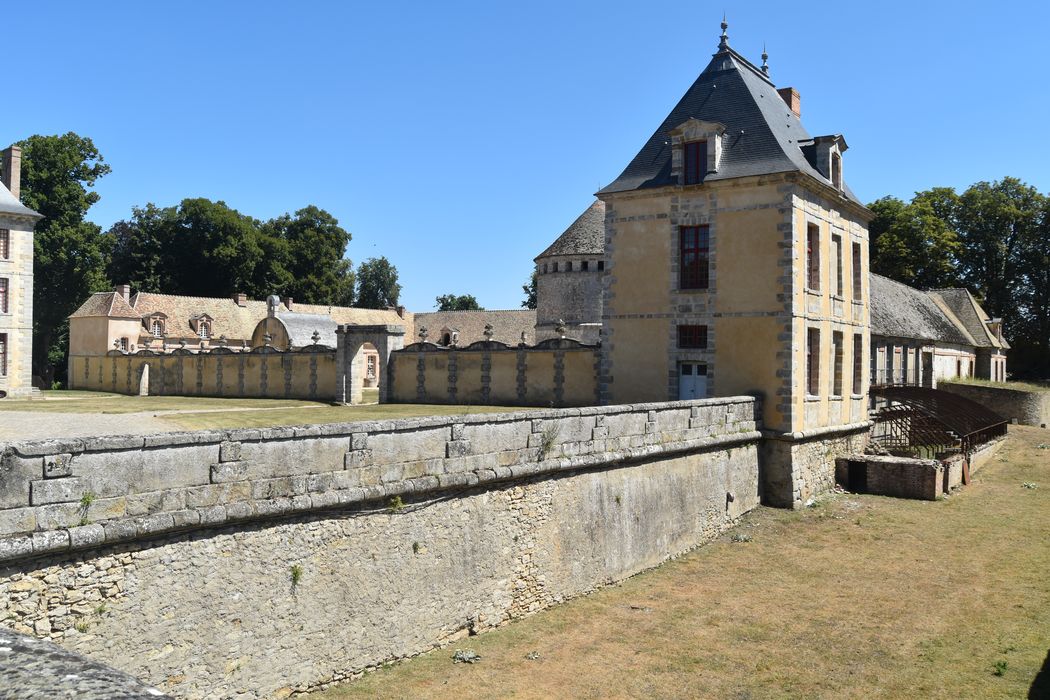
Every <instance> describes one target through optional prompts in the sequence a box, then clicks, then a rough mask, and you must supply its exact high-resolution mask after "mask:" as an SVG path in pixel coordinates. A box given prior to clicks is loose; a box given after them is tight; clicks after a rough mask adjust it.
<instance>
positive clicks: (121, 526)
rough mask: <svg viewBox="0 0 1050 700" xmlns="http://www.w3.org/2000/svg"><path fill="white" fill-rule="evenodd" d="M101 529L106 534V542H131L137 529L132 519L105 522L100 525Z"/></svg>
mask: <svg viewBox="0 0 1050 700" xmlns="http://www.w3.org/2000/svg"><path fill="white" fill-rule="evenodd" d="M102 529H103V530H105V532H106V542H122V541H124V540H133V539H135V537H136V536H137V532H138V530H137V528H136V527H135V521H134V519H132V518H124V519H122V520H107V521H106V522H104V523H102Z"/></svg>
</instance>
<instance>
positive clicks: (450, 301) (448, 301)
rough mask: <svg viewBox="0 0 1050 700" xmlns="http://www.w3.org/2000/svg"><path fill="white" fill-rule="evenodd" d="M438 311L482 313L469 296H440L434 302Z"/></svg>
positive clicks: (474, 300) (476, 302)
mask: <svg viewBox="0 0 1050 700" xmlns="http://www.w3.org/2000/svg"><path fill="white" fill-rule="evenodd" d="M434 301H435V302H436V304H435V306H436V307H437V310H438V311H483V310H484V309H482V308H481V305H480V304H478V300H477V299H475V298H474V296H473V295H471V294H460V295H458V296H457V295H455V294H442V295H441V296H439V297H437V298H436V299H435V300H434Z"/></svg>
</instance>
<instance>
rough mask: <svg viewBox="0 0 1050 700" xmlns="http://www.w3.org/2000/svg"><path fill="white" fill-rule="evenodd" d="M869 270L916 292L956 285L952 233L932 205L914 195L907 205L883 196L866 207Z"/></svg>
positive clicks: (957, 245)
mask: <svg viewBox="0 0 1050 700" xmlns="http://www.w3.org/2000/svg"><path fill="white" fill-rule="evenodd" d="M869 208H870V209H871V210H872V212H874V214H875V217H874V218H873V219H872V221H871V223H870V224H869V229H868V230H869V235H870V237H871V241H872V243H871V270H872V272H877V273H878V274H880V275H885V276H886V277H890V278H892V279H895V280H898V281H900V282H904V283H905V284H910V285H912V286H914V287H918V288H920V289H931V288H938V287H950V286H953V285H955V284H956V283H957V274H956V259H957V257H958V255H959V253H960V248H961V246H960V243H959V238H958V235H957V234H956V232H955V231H954V230H953V229H952V228H951V227H950V226H949V224H948V223H947V222H946V221H944V220H943V219H942V218H940V217H939V216H938V215H937V212H936V209H935V207H934V204H933V203H932V202H931V201H929V200H927V199H923V198H922V197H921V196H917V197H916V198H915V199H914V200H913V201H912V202H911V203H910V204H905V203H904V202H902V201H901V200H899V199H897V198H895V197H885V198H883V199H880V200H877V201H875V202H873V203H872V204H870V205H869Z"/></svg>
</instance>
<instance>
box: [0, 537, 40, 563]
mask: <svg viewBox="0 0 1050 700" xmlns="http://www.w3.org/2000/svg"><path fill="white" fill-rule="evenodd" d="M32 553H33V538H32V537H31V536H29V535H16V536H15V537H0V561H6V560H9V559H17V558H18V557H25V556H29V555H30V554H32Z"/></svg>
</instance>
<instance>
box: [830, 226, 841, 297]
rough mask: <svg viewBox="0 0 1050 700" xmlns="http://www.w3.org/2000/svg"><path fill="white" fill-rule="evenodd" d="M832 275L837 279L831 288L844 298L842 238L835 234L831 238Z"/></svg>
mask: <svg viewBox="0 0 1050 700" xmlns="http://www.w3.org/2000/svg"><path fill="white" fill-rule="evenodd" d="M831 255H832V261H833V262H832V265H834V267H833V268H832V273H833V274H834V275H835V279H834V280H832V282H831V288H832V289H833V290H835V294H836V295H837V296H842V284H843V283H842V236H840V235H838V234H835V235H833V236H832V237H831Z"/></svg>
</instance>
